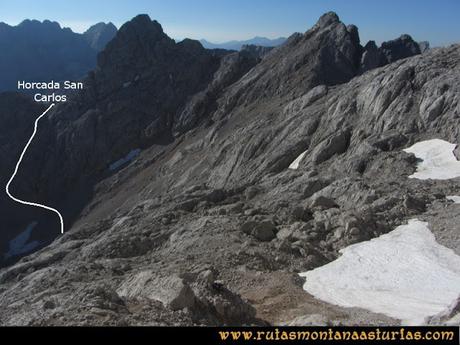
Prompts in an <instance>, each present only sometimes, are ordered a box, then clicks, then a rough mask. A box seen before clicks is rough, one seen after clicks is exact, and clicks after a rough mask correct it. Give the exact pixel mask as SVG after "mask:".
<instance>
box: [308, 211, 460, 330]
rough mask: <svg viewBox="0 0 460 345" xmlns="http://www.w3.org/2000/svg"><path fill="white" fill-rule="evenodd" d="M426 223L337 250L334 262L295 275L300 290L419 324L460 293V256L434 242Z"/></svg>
mask: <svg viewBox="0 0 460 345" xmlns="http://www.w3.org/2000/svg"><path fill="white" fill-rule="evenodd" d="M427 225H428V223H424V222H421V221H419V220H417V219H413V220H410V221H409V223H408V224H407V225H402V226H398V227H397V228H396V229H395V230H394V231H392V232H390V233H388V234H386V235H382V236H380V237H378V238H375V239H373V240H370V241H366V242H361V243H358V244H354V245H351V246H349V247H347V248H345V249H342V250H341V251H340V252H341V253H342V256H341V257H339V258H338V259H337V260H335V261H333V262H331V263H329V264H327V265H325V266H322V267H319V268H317V269H314V270H312V271H309V272H305V273H301V274H300V275H301V276H302V277H305V278H306V282H305V284H304V287H303V288H304V290H305V291H307V292H309V293H310V294H312V295H313V296H315V297H316V298H318V299H321V300H323V301H326V302H329V303H332V304H336V305H340V306H343V307H359V308H364V309H368V310H370V311H372V312H375V313H382V314H385V315H387V316H390V317H393V318H396V319H400V320H403V322H405V323H408V324H412V325H415V324H423V323H424V322H426V320H427V318H428V317H430V316H433V315H436V314H438V313H441V312H443V311H445V310H446V309H448V308H449V306H450V305H451V304H452V303H453V302H454V301H455V300H456V298H457V297H458V296H459V294H460V256H458V255H456V254H455V253H454V252H453V251H452V250H450V249H448V248H446V247H444V246H442V245H440V244H438V243H437V242H436V240H435V237H434V235H433V234H432V233H431V231H430V230H429V229H428V227H427Z"/></svg>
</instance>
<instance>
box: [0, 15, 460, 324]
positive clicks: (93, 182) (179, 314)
mask: <svg viewBox="0 0 460 345" xmlns="http://www.w3.org/2000/svg"><path fill="white" fill-rule="evenodd" d="M357 37H358V36H357V30H356V28H355V27H353V26H348V27H347V26H345V25H344V24H343V23H341V22H340V20H339V18H338V17H337V15H335V14H333V13H328V14H326V15H324V16H323V17H321V18H320V20H319V21H318V23H317V24H316V25H315V26H314V27H313V28H312V29H311V30H309V31H307V32H306V33H304V34H296V35H293V36H292V37H291V38H290V39H289V40H288V41H287V42H286V43H285V44H284V45H283V46H281V47H278V48H276V49H274V50H272V51H271V52H270V53H269V54H267V55H265V56H264V57H263V58H262V59H261V60H251V59H247V57H245V56H244V53H243V52H240V53H232V54H227V55H223V56H222V55H219V56H216V55H215V54H213V53H212V52H209V51H206V50H204V49H202V47H201V46H200V45H199V44H198V43H197V42H195V41H190V40H187V41H185V42H183V43H179V44H176V43H174V42H173V41H172V40H170V39H169V38H168V37H167V36H166V35H164V33H163V32H162V30H161V26H159V24H158V23H156V22H152V21H150V19H148V18H147V17H145V16H141V17H137V18H135V19H134V20H133V21H132V22H130V23H128V24H126V25H125V26H124V27H122V28H120V30H119V32H118V34H117V37H116V38H115V39H114V40H112V41H111V42H110V43H109V45H108V47H107V49H106V50H105V51H104V53H102V54H101V55H100V61H99V63H100V64H99V68H98V70H96V71H95V72H94V73H93V74H92V76H91V79H89V88H88V89H87V90H86V91H85V92H83V93H81V94H79V95H78V97H77V98H76V100H75V101H73V102H71V103H69V104H67V105H65V106H59V107H58V108H57V109H56V110H55V111H54V112H53V113H52V114H51V118H50V120H49V121H48V122H47V123H44V126H43V128H42V134H43V137H42V139H40V142H39V143H37V144H38V145H39V146H40V147H47V148H49V150H48V151H47V153H46V157H45V155H44V154H40V153H39V152H38V151H34V152H31V156H30V158H29V163H27V164H32V163H33V164H34V167H36V168H35V170H36V172H37V174H38V175H39V176H40V178H38V179H37V177H36V176H35V177H33V176H32V177H31V176H30V175H27V179H26V175H25V171H23V172H22V180H23V181H24V180H27V181H34V182H40V183H39V186H40V188H43V193H42V194H40V195H42V196H46V198H47V200H48V201H49V200H52V197H51V196H54V198H56V200H61V201H60V203H59V204H56V205H58V206H60V207H62V208H65V205H66V204H65V202H63V201H62V200H69V202H70V200H72V202H73V203H75V199H73V197H75V195H78V196H80V197H81V195H82V194H81V190H80V191H79V192H80V194H79V193H77V191H76V188H75V185H76V182H75V180H76V179H82V180H83V181H84V182H85V183H86V184H87V185H88V186H89V187H91V188H90V190H91V195H90V197H89V198H86V199H85V198H83V199H84V201H85V202H84V203H82V205H81V209H80V210H78V211H75V210H74V211H75V212H74V213H73V214H74V218H73V219H74V220H75V222H74V223H73V224H72V226H71V228H70V229H67V230H68V231H67V232H66V233H65V234H64V235H63V236H59V237H58V238H56V240H55V241H54V242H53V243H52V244H51V245H49V246H48V247H46V248H45V249H43V250H41V251H39V252H36V253H34V254H32V255H30V256H28V257H26V258H23V259H22V260H20V261H19V262H18V263H16V264H15V265H12V266H10V267H8V268H6V269H3V270H1V271H0V310H1V312H0V322H1V323H2V324H6V325H13V324H14V325H16V324H28V325H36V324H45V325H60V324H69V323H70V324H80V325H81V324H86V325H88V324H91V325H92V324H111V325H120V324H150V325H171V324H181V325H197V324H207V325H215V324H264V322H269V323H272V324H280V323H284V324H290V323H298V322H305V323H308V322H310V321H308V320H313V319H315V320H323V319H326V320H328V321H329V322H332V323H335V322H337V323H341V324H366V323H369V324H374V325H375V324H398V323H399V321H398V320H394V319H390V318H387V317H384V316H382V315H378V314H373V313H370V312H366V311H363V310H357V309H352V310H350V309H344V308H338V307H335V306H331V305H328V304H326V303H323V302H319V301H317V300H314V299H312V297H311V296H309V295H308V294H306V293H305V292H304V291H303V290H302V289H301V287H300V285H301V282H300V281H299V278H298V276H297V273H298V272H303V271H306V270H309V269H312V268H315V267H318V266H320V265H323V264H325V263H327V262H330V261H331V260H334V259H335V258H336V257H337V256H338V255H339V250H340V249H342V248H344V247H345V246H348V245H350V244H353V243H357V242H359V241H363V240H368V239H371V238H374V237H376V236H379V235H381V234H383V233H386V232H389V231H390V230H392V229H393V228H394V227H395V226H397V225H400V224H402V223H403V222H405V221H406V220H407V218H408V217H412V216H414V215H416V214H417V215H418V216H421V217H424V218H426V219H428V220H429V221H430V224H433V229H432V230H433V233H434V234H435V236H436V237H437V238H438V239H439V241H440V243H442V244H443V245H446V246H448V247H449V248H452V250H454V251H456V252H457V254H459V248H460V243H459V241H458V236H456V233H455V231H456V224H457V223H458V221H459V220H460V212H459V211H458V209H457V208H455V206H454V207H452V206H453V205H450V204H448V203H447V202H446V201H445V197H444V196H445V195H456V194H455V193H457V194H458V187H457V185H458V181H455V180H452V181H441V182H440V181H436V182H428V183H426V182H424V183H421V182H420V181H419V180H416V179H409V178H408V176H409V175H411V174H412V173H413V172H414V170H415V166H416V163H417V160H416V158H415V157H414V156H413V155H411V154H408V153H406V152H404V151H402V149H403V148H405V147H407V145H410V144H412V143H414V142H416V141H418V140H421V139H425V138H432V137H441V138H444V139H446V140H449V141H451V142H458V141H459V140H460V132H459V129H458V126H455V125H454V124H456V122H457V120H458V117H459V116H460V108H459V104H458V102H457V98H456V95H457V94H458V92H459V90H458V85H459V83H458V81H459V80H460V46H458V45H454V46H451V47H448V48H438V49H431V50H429V51H428V52H426V53H425V54H423V55H417V56H413V57H410V58H407V59H404V60H399V61H396V62H393V63H390V64H388V65H386V66H382V67H380V68H376V69H372V70H368V71H367V72H366V73H361V72H362V71H361V67H360V66H361V62H362V55H363V54H362V52H363V49H362V47H361V46H360V44H359V40H358V38H357ZM396 46H398V45H396ZM386 47H387V48H388V49H390V48H391V47H392V45H387V46H386ZM369 49H370V48H369ZM396 52H398V50H395V51H394V52H391V54H390V55H391V56H392V58H396V57H397V56H401V54H399V53H398V54H399V55H398V54H397V53H396ZM183 65H185V67H183ZM158 66H161V67H162V68H161V69H160V68H159V67H158ZM205 66H207V68H205ZM209 66H211V67H209ZM209 68H211V70H210V69H209ZM117 71H118V72H117ZM138 75H139V78H137V76H138ZM173 86H174V88H173ZM175 87H177V90H178V91H177V92H179V91H180V93H176V91H175V90H176V88H175ZM152 95H155V96H156V95H159V96H161V97H152ZM173 100H174V101H173ZM127 114H129V117H128V115H127ZM150 130H151V132H149V131H150ZM147 132H148V133H154V134H152V135H150V136H149V135H148V134H147ZM160 133H166V134H167V136H166V139H165V138H163V137H162V139H163V140H159V138H160V137H159V134H160ZM136 147H140V148H142V152H141V153H140V154H139V155H138V156H137V157H136V158H135V159H134V161H132V162H131V163H130V164H126V165H124V166H123V167H122V168H121V169H119V170H115V171H107V167H108V166H109V163H110V162H111V161H113V160H115V159H116V157H125V155H126V153H127V152H129V151H130V150H132V149H134V148H136ZM300 155H302V156H301V157H300V159H299V161H298V165H297V167H296V168H295V169H292V168H291V169H290V168H289V167H290V165H291V163H292V162H293V161H294V160H296V158H299V156H300ZM31 166H32V165H29V166H28V168H29V169H28V171H30V170H33V169H30V167H31ZM37 167H38V168H37ZM50 176H51V178H50ZM62 176H65V177H64V178H63V177H62ZM50 179H51V180H50ZM20 187H21V186H18V188H19V189H20ZM22 190H23V191H24V193H26V194H27V191H28V190H30V189H28V188H27V186H26V187H22ZM60 190H61V191H65V192H66V194H67V197H68V199H65V198H64V197H63V196H56V195H58V194H59V193H57V192H58V191H60ZM69 191H71V192H72V193H74V194H72V193H69ZM29 193H30V192H29ZM428 206H430V207H428ZM430 209H431V210H432V211H429V210H430ZM68 212H69V211H68ZM70 214H71V212H69V213H68V216H69V217H70ZM160 272H161V274H160ZM150 276H152V277H150ZM146 277H147V278H146ZM150 278H151V280H149V279H150ZM166 282H167V284H168V285H171V286H172V287H173V289H171V290H168V293H166V292H165V291H163V292H161V293H159V292H158V291H157V290H158V289H157V287H158V286H160V285H162V284H163V283H164V284H166ZM144 287H145V289H144ZM128 291H129V292H128ZM32 295H33V296H38V297H36V298H33V299H32V300H31V298H30V296H32ZM40 296H42V297H40ZM76 301H78V303H76ZM176 302H177V303H176ZM140 306H142V307H140ZM180 308H184V309H181V310H177V309H180ZM256 311H257V314H256ZM318 314H320V316H321V317H318ZM255 315H257V318H256V317H255ZM306 315H311V316H312V317H311V318H309V319H308V320H307V318H305V319H302V320H300V319H299V317H300V316H306ZM313 316H314V317H313ZM261 319H262V320H261Z"/></svg>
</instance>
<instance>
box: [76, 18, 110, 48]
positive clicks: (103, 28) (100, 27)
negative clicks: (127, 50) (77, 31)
mask: <svg viewBox="0 0 460 345" xmlns="http://www.w3.org/2000/svg"><path fill="white" fill-rule="evenodd" d="M116 34H117V28H116V26H115V25H113V24H112V23H107V24H106V23H97V24H95V25H93V26H91V27H90V28H89V29H88V30H86V31H85V32H84V33H83V36H84V37H85V39H86V41H87V42H88V43H89V45H90V46H91V48H93V49H94V50H95V51H97V52H100V51H101V50H103V49H104V48H105V46H106V45H107V43H109V42H110V41H111V40H112V38H114V37H115V35H116Z"/></svg>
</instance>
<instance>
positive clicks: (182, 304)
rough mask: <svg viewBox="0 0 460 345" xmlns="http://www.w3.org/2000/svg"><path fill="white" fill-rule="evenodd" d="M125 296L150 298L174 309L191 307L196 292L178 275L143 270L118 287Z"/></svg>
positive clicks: (120, 293) (119, 291)
mask: <svg viewBox="0 0 460 345" xmlns="http://www.w3.org/2000/svg"><path fill="white" fill-rule="evenodd" d="M117 293H118V294H119V295H120V296H121V297H125V298H148V299H152V300H157V301H160V302H161V303H163V305H164V306H166V307H168V308H170V309H172V310H180V309H184V308H191V307H192V306H193V305H194V304H195V294H194V293H193V290H192V289H191V288H190V286H189V285H188V284H187V283H186V282H184V280H183V279H182V278H180V277H178V276H176V275H171V276H167V277H159V276H156V273H155V272H153V271H143V272H140V273H138V274H135V275H133V276H131V277H130V278H128V279H127V280H125V281H124V282H123V283H122V284H121V285H120V287H119V288H118V289H117Z"/></svg>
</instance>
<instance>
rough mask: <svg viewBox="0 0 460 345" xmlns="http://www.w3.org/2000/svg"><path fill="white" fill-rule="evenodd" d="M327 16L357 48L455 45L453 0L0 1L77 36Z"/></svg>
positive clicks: (258, 26)
mask: <svg viewBox="0 0 460 345" xmlns="http://www.w3.org/2000/svg"><path fill="white" fill-rule="evenodd" d="M327 11H335V12H336V13H337V14H338V15H339V17H340V19H341V20H342V21H343V22H344V23H345V24H355V25H357V26H358V28H359V30H360V36H361V42H362V44H365V43H366V42H367V41H368V40H370V39H373V40H375V41H377V42H378V43H380V42H382V41H385V40H389V39H393V38H396V37H399V36H400V35H401V34H403V33H408V34H410V35H411V36H412V37H413V38H414V39H415V40H417V41H424V40H427V41H429V42H430V43H431V45H432V46H439V45H448V44H451V43H455V42H460V20H459V19H458V16H459V14H460V0H384V1H383V0H378V1H377V0H168V1H165V0H78V1H77V0H66V1H63V0H40V1H37V0H0V21H3V22H6V23H8V24H10V25H16V24H18V23H20V22H21V21H22V20H24V19H26V18H27V19H38V20H45V19H49V20H53V21H57V22H59V23H60V24H61V25H62V26H65V27H70V28H71V29H72V30H73V31H76V32H83V31H84V30H86V29H87V28H88V27H89V26H91V25H92V24H95V23H97V22H101V21H103V22H109V21H111V22H113V23H114V24H115V25H116V26H117V27H120V26H121V25H122V24H123V23H125V22H126V21H128V20H129V19H131V18H132V17H134V16H136V15H137V14H140V13H146V14H148V15H150V17H151V18H152V19H156V20H157V21H158V22H160V24H162V26H163V29H164V30H165V32H166V33H167V34H168V35H169V36H170V37H172V38H175V39H182V38H186V37H188V38H194V39H201V38H205V39H207V40H209V41H211V42H224V41H229V40H233V39H235V40H242V39H248V38H252V37H254V36H265V37H269V38H276V37H280V36H284V37H287V36H289V35H291V34H292V33H294V32H305V31H306V30H308V29H309V28H310V27H311V26H312V25H313V24H314V23H315V22H316V21H317V19H318V18H319V17H320V16H321V15H322V14H323V13H325V12H327Z"/></svg>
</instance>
